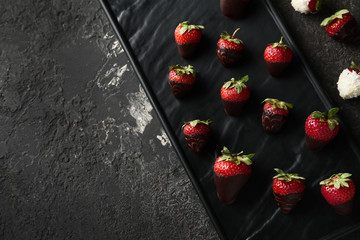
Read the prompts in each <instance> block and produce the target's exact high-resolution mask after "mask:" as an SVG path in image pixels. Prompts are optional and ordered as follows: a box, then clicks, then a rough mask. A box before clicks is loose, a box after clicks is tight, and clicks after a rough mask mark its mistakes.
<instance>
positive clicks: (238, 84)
mask: <svg viewBox="0 0 360 240" xmlns="http://www.w3.org/2000/svg"><path fill="white" fill-rule="evenodd" d="M248 80H249V75H246V76H244V77H239V80H236V79H235V78H231V79H230V81H227V82H226V83H224V85H223V88H225V89H230V88H235V89H236V91H237V93H241V91H242V89H243V88H247V86H246V85H245V83H246V82H247V81H248Z"/></svg>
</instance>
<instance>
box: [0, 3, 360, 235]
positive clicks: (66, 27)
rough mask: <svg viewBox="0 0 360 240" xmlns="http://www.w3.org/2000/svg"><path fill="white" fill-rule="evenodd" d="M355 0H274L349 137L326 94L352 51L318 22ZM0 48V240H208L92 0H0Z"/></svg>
mask: <svg viewBox="0 0 360 240" xmlns="http://www.w3.org/2000/svg"><path fill="white" fill-rule="evenodd" d="M357 1H358V0H343V1H334V0H329V1H327V2H328V4H327V5H326V7H325V10H324V12H322V13H320V14H319V15H316V16H304V15H300V14H298V13H295V12H294V11H293V10H292V9H291V6H290V3H289V1H285V3H284V1H280V0H274V2H275V3H276V5H277V6H278V8H279V11H280V13H281V14H282V15H283V17H284V19H285V20H286V22H287V25H288V28H289V30H290V32H291V33H292V34H293V36H294V38H295V40H296V41H297V42H298V45H299V47H300V48H301V49H302V50H303V52H304V54H305V56H306V58H307V60H308V61H309V63H310V65H311V66H312V68H313V70H314V72H315V74H316V75H317V77H318V78H319V81H320V82H321V84H322V86H323V87H324V89H325V90H326V92H327V93H328V95H329V96H330V97H331V99H332V101H333V102H334V103H335V104H340V105H341V106H342V110H343V111H342V112H343V115H344V117H345V119H346V122H347V123H350V124H349V127H350V129H351V131H352V132H353V134H354V136H355V138H356V139H357V141H359V139H360V127H359V126H360V125H359V124H356V123H359V119H360V116H359V110H358V109H359V106H360V102H359V99H355V100H348V101H343V100H341V99H340V98H339V97H338V94H337V92H336V88H335V84H336V81H337V77H338V75H339V74H340V72H341V70H342V69H343V68H345V67H347V65H348V64H349V62H350V61H351V60H354V61H356V62H357V63H358V64H360V57H359V47H358V46H349V45H343V44H339V43H336V42H333V41H332V40H331V39H330V38H328V37H327V36H326V35H325V34H324V32H323V29H321V28H320V27H319V26H318V24H319V22H320V21H321V19H322V18H323V17H325V16H326V15H328V13H329V12H331V10H333V9H334V8H338V7H341V8H344V7H346V8H349V9H350V10H353V11H354V12H355V11H357V14H356V18H357V19H358V21H360V16H359V13H360V10H359V4H358V2H357ZM319 39H320V40H319ZM0 51H1V52H0V61H1V65H0V123H1V124H0V194H1V195H0V221H1V222H0V239H6V240H8V239H9V240H10V239H11V240H12V239H218V236H217V234H216V232H215V230H214V227H213V226H212V224H211V222H210V220H209V218H208V216H207V215H206V212H205V210H204V209H203V207H202V205H201V203H200V201H199V199H198V197H197V195H196V193H195V191H194V190H193V188H192V185H191V183H190V181H189V179H188V177H187V176H186V174H185V172H184V170H183V168H182V166H181V164H180V162H179V160H178V158H177V156H176V154H175V152H174V150H173V149H172V147H171V145H170V143H169V140H168V139H167V137H166V134H165V133H164V131H163V129H162V127H161V126H160V123H159V120H158V119H157V117H156V116H155V114H154V111H153V110H152V107H151V105H150V104H149V101H148V100H147V98H146V96H145V94H144V91H143V90H142V88H141V87H140V86H139V82H138V81H137V79H136V77H135V76H134V73H133V70H132V69H131V66H130V65H129V63H128V61H127V57H126V56H125V54H124V52H123V50H122V48H121V46H120V44H119V42H118V41H117V39H116V37H115V36H114V33H113V31H112V29H111V27H110V24H109V23H108V20H107V18H106V17H105V15H104V12H103V11H102V9H101V7H100V5H99V3H98V2H97V1H96V0H69V1H64V0H58V1H55V0H50V1H41V0H29V1H20V0H2V1H0ZM359 142H360V141H359ZM357 236H358V235H357Z"/></svg>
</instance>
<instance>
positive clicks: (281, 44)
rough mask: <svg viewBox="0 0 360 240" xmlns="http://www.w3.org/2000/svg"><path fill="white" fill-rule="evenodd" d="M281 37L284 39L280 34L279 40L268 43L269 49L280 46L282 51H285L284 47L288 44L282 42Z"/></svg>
mask: <svg viewBox="0 0 360 240" xmlns="http://www.w3.org/2000/svg"><path fill="white" fill-rule="evenodd" d="M283 39H284V37H283V36H281V38H280V41H279V42H276V43H272V44H269V45H271V49H273V48H276V47H281V48H282V49H284V51H286V49H287V48H288V47H289V46H288V45H286V44H285V43H283Z"/></svg>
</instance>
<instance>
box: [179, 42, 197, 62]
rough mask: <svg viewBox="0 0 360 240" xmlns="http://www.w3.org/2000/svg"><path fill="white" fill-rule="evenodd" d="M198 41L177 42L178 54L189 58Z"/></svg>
mask: <svg viewBox="0 0 360 240" xmlns="http://www.w3.org/2000/svg"><path fill="white" fill-rule="evenodd" d="M198 46H199V43H177V47H178V51H179V54H180V56H181V57H182V58H184V59H190V58H192V57H193V56H194V55H195V52H196V50H197V48H198Z"/></svg>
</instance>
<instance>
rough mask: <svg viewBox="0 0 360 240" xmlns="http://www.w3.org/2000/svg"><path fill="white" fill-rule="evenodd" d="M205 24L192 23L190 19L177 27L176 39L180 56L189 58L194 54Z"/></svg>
mask: <svg viewBox="0 0 360 240" xmlns="http://www.w3.org/2000/svg"><path fill="white" fill-rule="evenodd" d="M202 29H204V26H201V25H191V24H189V22H188V21H185V22H182V23H179V25H178V26H177V27H176V29H175V33H174V34H175V41H176V43H177V46H178V50H179V53H180V56H181V57H183V58H185V59H188V58H191V57H192V56H193V55H194V52H195V51H196V49H197V48H198V45H199V43H200V40H201V36H202Z"/></svg>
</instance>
